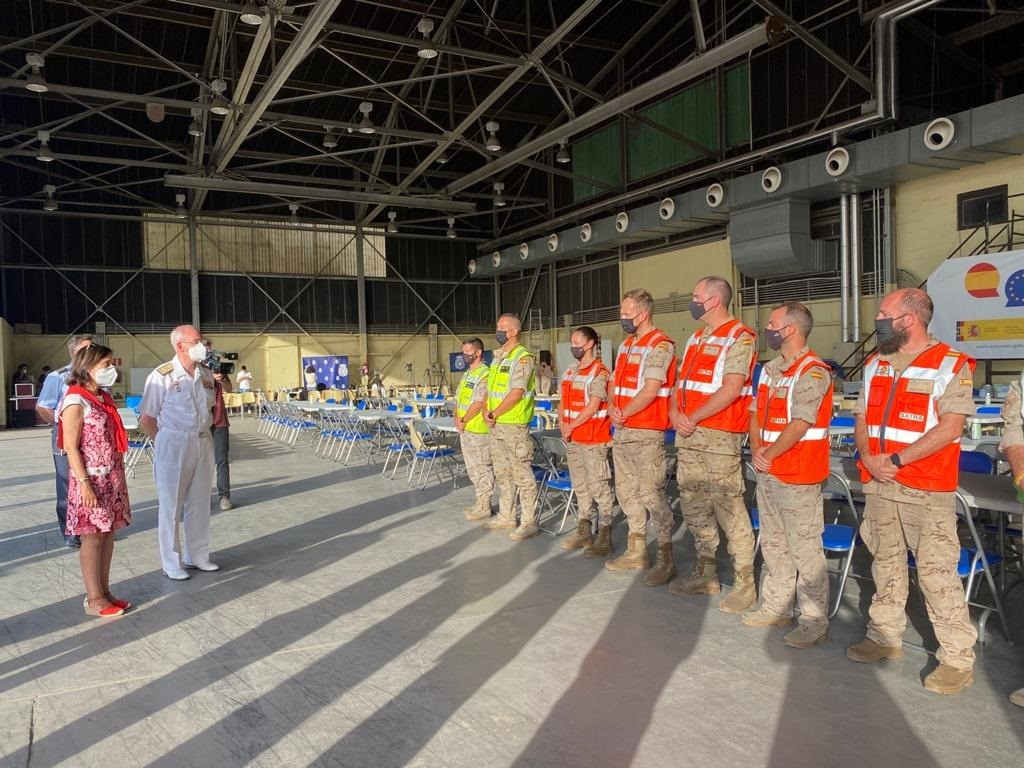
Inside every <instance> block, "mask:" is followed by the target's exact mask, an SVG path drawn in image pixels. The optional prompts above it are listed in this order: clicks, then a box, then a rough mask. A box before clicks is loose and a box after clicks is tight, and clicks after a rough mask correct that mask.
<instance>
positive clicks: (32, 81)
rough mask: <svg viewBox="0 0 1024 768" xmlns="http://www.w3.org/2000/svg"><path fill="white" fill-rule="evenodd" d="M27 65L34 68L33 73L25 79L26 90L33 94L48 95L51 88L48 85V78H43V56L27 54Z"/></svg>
mask: <svg viewBox="0 0 1024 768" xmlns="http://www.w3.org/2000/svg"><path fill="white" fill-rule="evenodd" d="M25 63H26V64H28V65H29V66H30V67H32V71H31V72H29V73H28V76H27V77H26V78H25V88H27V89H28V90H30V91H32V92H33V93H46V92H47V91H48V90H50V87H49V86H48V85H47V84H46V78H45V77H43V73H42V71H41V70H42V68H43V64H44V63H45V59H43V57H42V54H39V53H26V54H25Z"/></svg>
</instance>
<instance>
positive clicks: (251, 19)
mask: <svg viewBox="0 0 1024 768" xmlns="http://www.w3.org/2000/svg"><path fill="white" fill-rule="evenodd" d="M238 20H239V21H240V22H242V23H243V24H248V25H249V26H250V27H258V26H259V25H260V24H262V23H263V9H262V8H260V7H259V6H258V5H256V3H246V4H245V5H243V6H242V12H241V13H240V14H239V15H238Z"/></svg>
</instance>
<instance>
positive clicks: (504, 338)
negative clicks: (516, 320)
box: [494, 331, 508, 346]
mask: <svg viewBox="0 0 1024 768" xmlns="http://www.w3.org/2000/svg"><path fill="white" fill-rule="evenodd" d="M494 338H496V339H497V340H498V343H499V344H501V346H505V344H506V342H508V331H498V332H497V333H495V334H494Z"/></svg>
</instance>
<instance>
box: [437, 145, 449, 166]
mask: <svg viewBox="0 0 1024 768" xmlns="http://www.w3.org/2000/svg"><path fill="white" fill-rule="evenodd" d="M434 162H436V163H437V164H438V165H444V164H445V163H447V162H448V150H447V149H444V148H442V149H441V154H439V155H438V156H437V159H436V160H435V161H434Z"/></svg>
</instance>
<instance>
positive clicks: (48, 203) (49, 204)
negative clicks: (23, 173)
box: [43, 184, 57, 211]
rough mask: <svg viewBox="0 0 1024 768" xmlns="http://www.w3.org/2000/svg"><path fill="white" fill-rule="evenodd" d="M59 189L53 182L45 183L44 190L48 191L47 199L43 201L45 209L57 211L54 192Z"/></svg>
mask: <svg viewBox="0 0 1024 768" xmlns="http://www.w3.org/2000/svg"><path fill="white" fill-rule="evenodd" d="M56 191H57V188H56V187H55V186H53V184H44V185H43V192H45V193H46V199H45V200H44V201H43V210H44V211H56V210H57V201H56V200H54V199H53V193H54V192H56Z"/></svg>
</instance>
